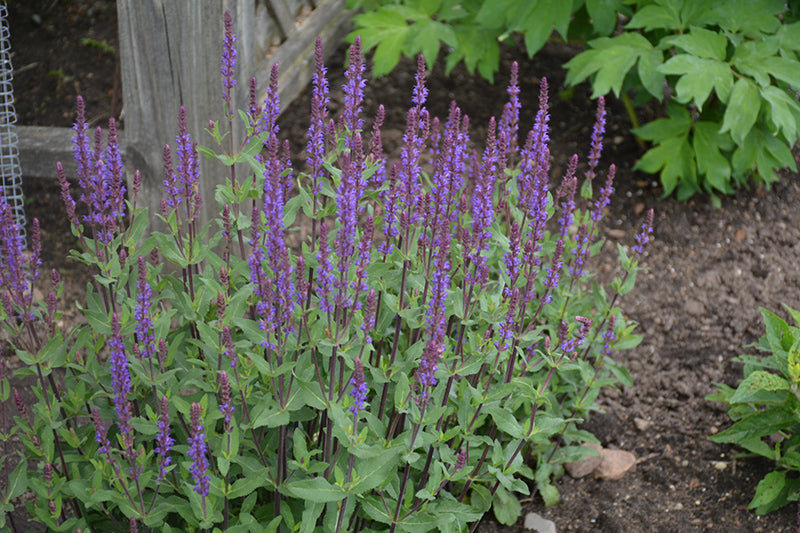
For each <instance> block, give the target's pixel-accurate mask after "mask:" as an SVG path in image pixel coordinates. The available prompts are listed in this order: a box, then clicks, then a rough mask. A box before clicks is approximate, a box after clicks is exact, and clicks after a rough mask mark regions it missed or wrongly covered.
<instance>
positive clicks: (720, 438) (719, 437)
mask: <svg viewBox="0 0 800 533" xmlns="http://www.w3.org/2000/svg"><path fill="white" fill-rule="evenodd" d="M794 423H795V420H794V415H793V414H792V413H791V412H790V411H788V410H786V409H784V408H780V407H769V408H767V409H764V410H763V411H758V412H755V413H751V414H749V415H747V416H744V417H742V418H741V419H740V420H738V421H737V422H736V423H735V424H734V425H733V426H731V427H729V428H728V429H726V430H725V431H722V432H720V433H717V434H716V435H712V436H711V437H709V440H712V441H714V442H734V443H739V442H744V441H746V440H748V439H760V438H761V437H764V436H766V435H772V434H773V433H777V432H778V431H782V430H784V429H786V428H788V427H791V426H792V425H793V424H794Z"/></svg>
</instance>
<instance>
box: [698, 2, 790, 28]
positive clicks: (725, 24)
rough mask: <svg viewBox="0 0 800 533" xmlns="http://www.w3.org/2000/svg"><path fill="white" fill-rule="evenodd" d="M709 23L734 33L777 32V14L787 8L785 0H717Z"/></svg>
mask: <svg viewBox="0 0 800 533" xmlns="http://www.w3.org/2000/svg"><path fill="white" fill-rule="evenodd" d="M716 3H717V5H716V6H714V8H713V14H711V15H710V17H709V20H708V23H709V24H716V25H718V26H719V27H720V28H722V29H723V30H725V31H729V32H734V33H743V34H745V33H775V32H776V31H777V30H778V28H779V27H780V24H781V23H780V21H779V20H778V17H777V15H779V14H781V13H783V12H784V10H785V7H784V5H785V2H784V1H783V0H726V1H725V2H716Z"/></svg>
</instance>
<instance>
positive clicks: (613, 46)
mask: <svg viewBox="0 0 800 533" xmlns="http://www.w3.org/2000/svg"><path fill="white" fill-rule="evenodd" d="M589 46H591V47H592V49H591V50H587V51H585V52H583V53H581V54H578V55H577V56H575V57H573V58H572V59H571V60H569V61H568V62H567V63H566V64H565V65H564V67H565V68H566V69H567V79H566V84H567V85H576V84H577V83H580V82H581V81H583V80H584V79H586V78H588V77H589V76H591V75H593V74H595V78H594V80H593V81H592V85H593V87H594V92H593V94H592V97H593V98H596V97H598V96H601V95H604V94H608V93H609V92H610V91H612V90H613V91H614V94H616V95H617V96H619V95H620V93H621V91H622V83H623V81H625V76H626V75H627V73H628V71H629V70H630V69H631V68H632V67H633V65H634V64H636V61H637V60H638V59H639V56H640V55H641V54H643V53H646V52H649V51H651V50H653V45H652V44H650V41H648V40H647V39H646V38H645V37H643V36H642V35H640V34H638V33H623V34H622V35H619V36H617V37H601V38H600V39H595V40H593V41H590V42H589Z"/></svg>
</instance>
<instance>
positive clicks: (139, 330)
mask: <svg viewBox="0 0 800 533" xmlns="http://www.w3.org/2000/svg"><path fill="white" fill-rule="evenodd" d="M138 267H139V277H138V279H137V281H136V291H137V294H136V310H135V311H134V318H135V319H136V338H137V339H138V341H139V347H140V353H141V354H142V357H145V358H148V359H149V358H150V357H152V356H153V353H155V349H156V338H155V335H154V334H153V319H152V318H151V313H150V303H151V300H152V298H153V290H152V289H151V288H150V283H148V281H147V264H146V263H145V259H144V257H142V256H139V262H138Z"/></svg>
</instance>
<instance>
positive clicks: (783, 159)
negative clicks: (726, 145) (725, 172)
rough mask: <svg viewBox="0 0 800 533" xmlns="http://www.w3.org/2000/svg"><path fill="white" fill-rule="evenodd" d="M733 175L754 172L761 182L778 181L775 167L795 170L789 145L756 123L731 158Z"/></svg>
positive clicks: (795, 166)
mask: <svg viewBox="0 0 800 533" xmlns="http://www.w3.org/2000/svg"><path fill="white" fill-rule="evenodd" d="M731 163H732V164H733V176H734V177H736V176H745V175H746V174H747V173H748V172H756V173H757V174H758V178H759V179H760V180H762V181H763V183H766V184H769V183H774V182H776V181H778V176H777V174H775V169H777V168H790V169H792V170H795V171H797V165H796V163H795V161H794V158H793V157H792V152H791V150H790V149H789V147H788V146H787V145H786V144H784V143H783V142H782V141H781V140H779V139H777V138H776V137H775V136H774V135H772V133H771V132H770V131H769V130H768V129H767V128H766V127H765V126H763V125H761V124H757V125H756V127H754V128H753V129H752V130H751V131H750V133H749V134H748V135H747V137H746V138H745V140H744V142H743V143H742V144H741V145H740V146H739V147H737V149H736V151H735V152H734V153H733V157H732V158H731Z"/></svg>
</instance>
